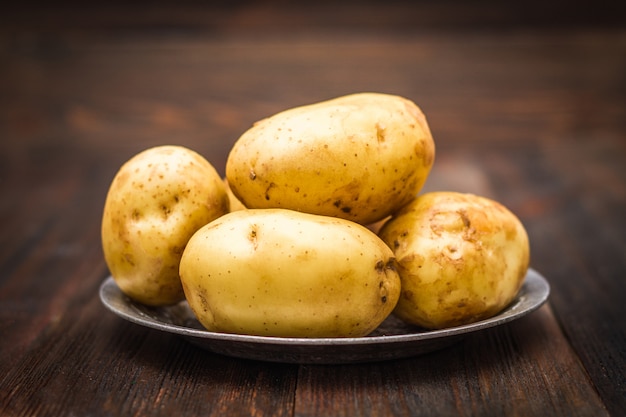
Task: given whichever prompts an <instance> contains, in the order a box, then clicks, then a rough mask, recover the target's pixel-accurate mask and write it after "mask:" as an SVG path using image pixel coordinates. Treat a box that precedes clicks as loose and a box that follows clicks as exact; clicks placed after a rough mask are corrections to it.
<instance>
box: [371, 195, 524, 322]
mask: <svg viewBox="0 0 626 417" xmlns="http://www.w3.org/2000/svg"><path fill="white" fill-rule="evenodd" d="M379 236H380V237H381V238H382V239H383V240H384V241H385V243H387V244H388V245H389V246H390V247H391V248H392V249H393V251H394V253H395V256H396V259H397V262H398V272H399V274H400V277H401V280H402V294H401V296H400V300H399V301H398V305H397V306H396V309H395V311H394V313H395V314H396V315H397V316H398V317H400V318H401V319H403V320H405V321H406V322H409V323H412V324H416V325H418V326H422V327H425V328H433V329H434V328H445V327H450V326H455V325H461V324H467V323H471V322H475V321H478V320H481V319H485V318H488V317H491V316H493V315H495V314H497V313H498V312H499V311H500V310H502V309H503V308H504V307H506V306H507V305H508V304H509V303H510V302H511V301H512V300H513V298H514V297H515V295H516V294H517V292H518V290H519V289H520V286H521V285H522V283H523V280H524V277H525V275H526V271H527V269H528V264H529V256H530V249H529V242H528V236H527V234H526V230H525V229H524V227H523V225H522V223H521V222H520V221H519V219H518V218H517V217H516V216H515V215H514V214H513V213H511V212H510V211H509V210H508V209H506V208H505V207H503V206H502V205H501V204H499V203H497V202H495V201H493V200H490V199H487V198H484V197H479V196H476V195H472V194H461V193H454V192H432V193H427V194H424V195H422V196H420V197H418V198H417V199H415V200H414V201H413V202H411V203H410V204H408V205H407V206H405V207H404V208H403V209H402V210H400V211H399V212H398V213H396V214H395V215H394V216H393V217H392V218H391V219H390V220H389V221H388V222H387V223H385V225H384V226H383V227H382V229H381V230H380V231H379Z"/></svg>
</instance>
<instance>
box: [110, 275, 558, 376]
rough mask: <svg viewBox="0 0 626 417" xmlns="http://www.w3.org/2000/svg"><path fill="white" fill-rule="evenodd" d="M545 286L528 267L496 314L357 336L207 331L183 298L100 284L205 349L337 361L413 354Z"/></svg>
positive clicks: (129, 312) (122, 312)
mask: <svg viewBox="0 0 626 417" xmlns="http://www.w3.org/2000/svg"><path fill="white" fill-rule="evenodd" d="M549 293H550V286H549V284H548V282H547V281H546V280H545V278H544V277H543V276H541V275H540V274H539V273H538V272H537V271H535V270H533V269H530V270H529V271H528V273H527V275H526V278H525V280H524V285H523V286H522V288H521V289H520V291H519V293H518V295H517V297H516V298H515V300H514V301H513V302H512V303H511V304H510V305H509V306H508V307H507V308H506V309H504V310H503V311H502V312H501V313H500V314H498V315H497V316H495V317H492V318H490V319H487V320H483V321H480V322H477V323H473V324H469V325H464V326H458V327H453V328H448V329H444V330H436V331H427V330H424V329H420V328H417V327H413V326H409V325H407V324H405V323H403V322H401V321H400V320H398V319H397V318H395V317H393V316H391V317H389V318H388V319H387V320H385V321H384V322H383V323H382V324H381V325H380V326H379V327H378V328H377V329H376V330H375V331H374V332H372V333H371V334H370V335H368V336H366V337H357V338H279V337H265V336H251V335H240V334H227V333H216V332H209V331H206V330H204V329H203V328H202V326H201V325H200V323H199V322H198V321H197V320H196V318H195V317H194V315H193V313H192V311H191V309H190V308H189V306H188V304H187V303H186V302H184V301H183V302H181V303H179V304H177V305H175V306H171V307H159V308H152V307H147V306H144V305H141V304H139V303H136V302H134V301H132V300H130V299H129V298H128V297H126V296H125V295H124V294H123V293H122V292H121V291H120V289H119V288H118V287H117V285H116V284H115V281H114V280H113V278H112V277H109V278H107V279H106V280H105V281H104V282H103V283H102V285H101V287H100V299H101V300H102V303H103V304H104V305H105V306H106V307H107V308H108V309H109V310H111V311H112V312H113V313H115V314H117V315H118V316H120V317H122V318H124V319H126V320H128V321H131V322H133V323H136V324H139V325H142V326H146V327H150V328H153V329H156V330H160V331H163V332H169V333H174V334H177V335H180V336H182V337H184V338H185V339H187V340H188V341H189V342H191V343H193V344H194V345H196V346H199V347H201V348H203V349H206V350H208V351H211V352H214V353H218V354H223V355H228V356H233V357H239V358H246V359H255V360H263V361H271V362H284V363H308V364H341V363H358V362H373V361H383V360H390V359H398V358H404V357H410V356H416V355H420V354H424V353H428V352H432V351H435V350H438V349H442V348H445V347H448V346H450V345H452V344H454V343H456V342H458V341H459V340H461V339H462V338H463V337H464V336H466V335H467V334H469V333H473V332H477V331H480V330H483V329H486V328H490V327H494V326H499V325H502V324H504V323H508V322H510V321H512V320H515V319H518V318H520V317H522V316H525V315H526V314H528V313H530V312H532V311H534V310H536V309H537V308H539V307H540V306H541V305H542V304H543V303H544V302H545V301H546V300H547V298H548V295H549Z"/></svg>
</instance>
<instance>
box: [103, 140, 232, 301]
mask: <svg viewBox="0 0 626 417" xmlns="http://www.w3.org/2000/svg"><path fill="white" fill-rule="evenodd" d="M228 210H229V201H228V196H227V194H226V189H225V186H224V183H223V181H222V179H221V177H220V176H219V174H218V173H217V171H216V170H215V168H214V167H213V166H212V165H211V164H210V163H209V162H208V161H207V160H206V159H205V158H204V157H202V156H201V155H199V154H198V153H196V152H194V151H192V150H190V149H188V148H185V147H182V146H157V147H153V148H149V149H146V150H144V151H143V152H140V153H139V154H137V155H135V156H133V157H132V158H131V159H129V160H128V161H127V162H126V163H124V164H123V165H122V167H121V168H120V169H119V171H118V172H117V174H116V175H115V177H114V179H113V181H112V183H111V185H110V188H109V191H108V193H107V197H106V201H105V205H104V210H103V215H102V224H101V235H102V248H103V252H104V258H105V261H106V264H107V266H108V268H109V271H110V272H111V275H112V276H113V278H114V280H115V282H116V283H117V285H118V286H119V287H120V289H121V291H122V292H123V293H124V294H126V295H127V296H128V297H130V298H132V299H133V300H135V301H138V302H140V303H142V304H146V305H151V306H162V305H170V304H174V303H177V302H179V301H181V300H183V299H184V293H183V289H182V285H181V283H180V277H179V275H178V268H179V263H180V258H181V256H182V253H183V250H184V248H185V246H186V244H187V241H188V240H189V238H190V237H191V236H192V235H193V233H194V232H195V231H196V230H198V229H199V228H200V227H202V226H204V225H205V224H207V223H209V222H210V221H212V220H214V219H216V218H218V217H220V216H222V215H223V214H225V213H227V212H228Z"/></svg>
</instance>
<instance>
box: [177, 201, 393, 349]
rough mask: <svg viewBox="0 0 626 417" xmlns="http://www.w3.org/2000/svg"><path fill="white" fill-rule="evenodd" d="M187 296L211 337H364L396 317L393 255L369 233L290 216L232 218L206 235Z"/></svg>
mask: <svg viewBox="0 0 626 417" xmlns="http://www.w3.org/2000/svg"><path fill="white" fill-rule="evenodd" d="M180 274H181V280H182V283H183V287H184V289H185V295H186V297H187V301H188V302H189V305H190V307H191V309H192V310H193V311H194V313H195V315H196V317H197V318H198V320H199V321H200V323H202V325H203V326H204V327H206V328H207V329H208V330H211V331H218V332H227V333H240V334H252V335H262V336H277V337H358V336H364V335H366V334H368V333H370V332H371V331H372V330H374V329H375V328H376V327H378V325H379V324H380V323H381V322H382V321H383V320H384V319H385V318H386V317H387V316H388V315H389V314H391V311H392V310H393V308H394V306H395V304H396V302H397V300H398V296H399V294H400V278H399V276H398V274H397V272H396V270H395V262H394V258H393V253H392V251H391V250H390V249H389V247H388V246H387V245H385V243H384V242H383V241H382V240H380V238H378V236H376V235H375V234H374V233H372V232H371V231H369V230H368V229H366V228H365V227H363V226H361V225H359V224H357V223H354V222H350V221H347V220H343V219H338V218H331V217H326V216H318V215H312V214H307V213H300V212H296V211H292V210H285V209H249V210H242V211H235V212H232V213H230V214H227V215H225V216H223V217H221V218H219V219H217V220H215V221H213V222H211V223H210V224H208V225H206V226H205V227H203V228H202V229H200V230H199V231H198V232H197V233H196V234H195V235H194V236H193V237H192V238H191V240H190V241H189V244H188V245H187V247H186V249H185V252H184V254H183V258H182V260H181V264H180Z"/></svg>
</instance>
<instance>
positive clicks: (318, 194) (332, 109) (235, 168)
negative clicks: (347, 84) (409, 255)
mask: <svg viewBox="0 0 626 417" xmlns="http://www.w3.org/2000/svg"><path fill="white" fill-rule="evenodd" d="M434 157H435V146H434V142H433V139H432V136H431V133H430V130H429V127H428V124H427V122H426V118H425V117H424V115H423V114H422V112H421V110H420V109H419V108H418V107H417V106H416V105H415V104H414V103H413V102H412V101H410V100H407V99H405V98H403V97H399V96H394V95H388V94H378V93H360V94H353V95H348V96H343V97H339V98H336V99H333V100H329V101H324V102H320V103H316V104H312V105H308V106H303V107H297V108H293V109H290V110H286V111H284V112H281V113H278V114H276V115H274V116H272V117H269V118H267V119H264V120H261V121H259V122H257V123H255V124H254V126H253V127H252V128H250V129H249V130H248V131H246V132H245V133H244V134H243V135H242V136H241V137H240V138H239V140H238V141H237V142H236V143H235V145H234V146H233V148H232V150H231V152H230V154H229V157H228V160H227V163H226V176H227V178H228V181H229V184H230V187H231V188H232V190H233V193H234V194H235V195H236V196H237V198H238V199H239V200H241V202H242V203H243V204H244V205H245V206H246V207H248V208H287V209H292V210H297V211H302V212H307V213H313V214H321V215H326V216H334V217H340V218H345V219H348V220H352V221H355V222H358V223H360V224H370V223H374V222H376V221H379V220H381V219H383V218H385V217H387V216H388V215H389V214H391V213H392V212H394V211H396V210H397V209H399V208H400V207H401V206H403V205H405V204H407V203H408V202H409V201H411V200H412V199H413V198H414V196H415V195H417V193H418V192H419V191H420V189H421V188H422V186H423V185H424V182H425V181H426V178H427V176H428V174H429V173H430V169H431V167H432V165H433V162H434Z"/></svg>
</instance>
